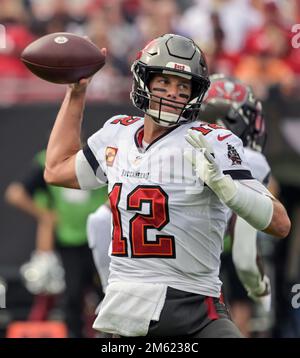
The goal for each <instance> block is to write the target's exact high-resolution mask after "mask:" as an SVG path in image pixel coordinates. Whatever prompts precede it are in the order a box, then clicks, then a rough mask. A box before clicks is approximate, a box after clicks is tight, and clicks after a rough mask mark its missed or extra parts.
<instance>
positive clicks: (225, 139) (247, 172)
mask: <svg viewBox="0 0 300 358" xmlns="http://www.w3.org/2000/svg"><path fill="white" fill-rule="evenodd" d="M207 140H208V141H209V142H210V144H211V146H212V147H213V150H214V155H215V158H216V161H217V162H218V164H219V166H220V168H221V170H222V172H223V173H224V174H225V175H230V176H231V177H232V179H234V180H246V179H247V180H248V179H253V176H252V173H251V169H250V166H249V164H248V161H247V158H246V156H245V152H244V148H243V142H242V141H241V139H240V138H238V137H237V136H236V135H235V134H233V133H232V132H231V131H229V130H227V129H225V128H218V127H217V128H216V129H214V130H212V131H211V132H210V133H209V134H208V135H207Z"/></svg>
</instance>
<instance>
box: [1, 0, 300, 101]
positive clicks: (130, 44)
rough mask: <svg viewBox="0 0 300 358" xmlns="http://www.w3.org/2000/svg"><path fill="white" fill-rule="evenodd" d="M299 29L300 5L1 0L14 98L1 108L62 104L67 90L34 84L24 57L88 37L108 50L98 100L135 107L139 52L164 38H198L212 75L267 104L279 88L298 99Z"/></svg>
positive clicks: (291, 1)
mask: <svg viewBox="0 0 300 358" xmlns="http://www.w3.org/2000/svg"><path fill="white" fill-rule="evenodd" d="M298 22H300V1H299V0H43V1H38V0H0V24H2V25H4V27H5V32H6V46H5V48H0V82H1V85H2V86H1V87H2V88H5V89H6V91H5V93H4V94H2V96H1V98H0V103H1V102H2V103H16V102H18V101H23V102H28V101H33V100H43V101H45V100H47V101H49V100H55V99H57V98H60V96H61V93H63V92H64V88H63V86H57V85H52V84H50V83H47V82H44V81H41V80H40V79H38V78H36V77H34V76H33V75H32V74H30V73H29V71H28V70H27V69H26V68H25V67H24V65H23V64H22V63H21V61H20V60H19V55H20V53H21V52H22V50H23V49H24V48H25V47H26V45H28V44H29V43H30V42H32V41H33V40H34V39H36V38H39V37H41V36H43V35H46V34H49V33H53V32H64V31H66V32H72V33H76V34H79V35H87V36H89V37H90V39H91V40H92V41H93V42H94V43H95V44H97V45H98V46H99V47H107V49H108V60H107V63H106V65H105V67H104V68H103V69H102V70H101V71H100V72H99V74H97V75H96V76H95V80H94V81H93V83H92V85H91V89H90V93H89V98H90V99H91V100H93V99H95V100H105V101H110V102H114V101H120V100H122V99H128V90H129V89H130V86H131V78H130V66H131V63H132V61H133V60H134V59H135V56H136V51H137V49H139V48H142V47H143V46H144V45H145V44H146V43H147V42H149V40H150V39H152V38H154V37H156V36H159V35H161V34H164V33H177V34H182V35H185V36H189V37H192V38H193V39H194V40H196V42H197V43H198V44H199V45H200V47H201V48H202V49H203V50H204V52H205V53H206V56H207V59H208V62H209V69H210V72H211V73H213V72H222V73H224V74H226V75H235V76H237V77H239V78H241V79H243V80H245V81H246V82H248V83H249V84H251V85H252V86H253V87H254V90H255V92H256V94H257V95H258V96H259V97H260V98H262V99H264V98H266V97H268V92H269V89H270V88H273V87H276V88H279V89H280V90H281V91H282V93H284V94H286V95H288V96H292V95H295V96H296V95H297V92H298V91H297V90H298V88H299V83H300V81H299V78H300V76H299V75H300V51H299V49H297V48H296V47H297V46H295V44H296V45H297V41H296V40H297V38H296V37H295V36H297V33H294V32H293V31H292V29H293V26H294V25H295V24H297V23H298ZM2 29H3V28H2ZM293 38H294V39H293ZM293 44H294V47H293ZM0 47H1V46H0ZM2 47H3V46H2Z"/></svg>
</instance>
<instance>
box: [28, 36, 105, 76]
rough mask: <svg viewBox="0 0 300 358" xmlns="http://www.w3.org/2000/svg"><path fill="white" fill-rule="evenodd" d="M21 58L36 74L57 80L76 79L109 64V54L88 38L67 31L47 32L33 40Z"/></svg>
mask: <svg viewBox="0 0 300 358" xmlns="http://www.w3.org/2000/svg"><path fill="white" fill-rule="evenodd" d="M21 60H22V61H23V63H24V64H25V65H26V67H27V68H28V69H29V70H30V71H31V72H32V73H34V74H35V75H36V76H38V77H40V78H42V79H44V80H46V81H49V82H54V83H75V82H78V81H79V80H80V79H81V78H88V77H90V76H92V75H93V74H94V73H96V72H97V71H99V70H100V68H102V67H103V66H104V64H105V56H104V55H103V54H102V53H101V52H100V50H99V49H98V47H97V46H95V45H94V44H93V43H92V42H91V41H89V40H88V39H86V38H84V37H81V36H78V35H74V34H71V33H66V32H57V33H53V34H50V35H46V36H43V37H41V38H39V39H37V40H36V41H34V42H32V43H31V44H29V45H28V46H27V47H26V48H25V49H24V51H23V52H22V54H21Z"/></svg>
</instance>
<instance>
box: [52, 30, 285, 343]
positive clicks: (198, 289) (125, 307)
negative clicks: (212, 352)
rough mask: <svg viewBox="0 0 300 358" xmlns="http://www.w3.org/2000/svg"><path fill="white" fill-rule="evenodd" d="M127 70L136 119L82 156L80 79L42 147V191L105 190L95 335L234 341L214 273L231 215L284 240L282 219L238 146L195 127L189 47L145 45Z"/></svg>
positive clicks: (98, 137) (197, 60) (195, 55)
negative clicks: (106, 253)
mask: <svg viewBox="0 0 300 358" xmlns="http://www.w3.org/2000/svg"><path fill="white" fill-rule="evenodd" d="M105 51H106V50H105V49H102V53H103V54H105ZM132 72H133V88H132V92H131V99H132V102H133V104H134V105H135V106H136V107H137V108H139V109H140V110H141V111H142V112H143V113H144V117H143V118H142V117H133V116H128V115H118V116H115V117H113V118H111V119H109V120H108V121H107V122H106V123H105V124H104V126H103V128H102V129H100V130H99V131H98V132H96V133H95V134H94V135H92V136H91V137H90V138H89V139H88V144H87V146H86V147H84V148H81V146H80V128H81V123H82V114H83V110H84V106H85V93H86V89H87V85H88V83H89V80H88V79H83V80H81V81H80V82H79V83H77V84H73V85H72V86H70V88H68V90H67V93H66V96H65V99H64V101H63V104H62V106H61V109H60V111H59V113H58V116H57V119H56V122H55V124H54V127H53V129H52V132H51V136H50V139H49V144H48V149H47V159H46V169H45V178H46V180H47V181H48V182H49V183H52V184H56V185H63V186H69V187H73V188H81V189H87V188H95V187H99V186H101V185H103V184H105V183H108V186H109V193H110V194H109V199H110V206H111V210H112V216H113V230H112V250H111V263H110V275H109V281H108V286H107V288H106V293H105V297H104V300H103V301H102V304H101V308H100V312H99V315H98V317H97V319H96V321H95V322H94V328H95V329H98V330H100V331H103V332H108V333H113V334H119V335H121V336H146V335H148V336H165V335H168V336H172V335H176V336H180V335H181V336H183V335H185V336H191V337H199V338H200V337H240V336H241V334H240V332H239V331H238V329H237V328H236V326H235V325H234V324H233V322H232V321H231V320H230V319H229V316H228V313H227V310H226V306H225V305H224V303H223V301H222V299H221V298H220V289H221V281H220V279H219V276H218V275H219V268H220V254H221V250H222V245H223V237H224V232H225V229H226V224H227V217H228V213H229V210H232V211H234V212H235V213H237V215H239V216H241V217H242V218H244V219H245V220H246V221H247V222H249V223H250V224H251V225H252V226H254V227H255V228H256V229H257V230H264V231H266V232H268V233H271V234H273V235H276V236H279V237H284V236H286V235H287V233H288V232H289V229H290V221H289V218H288V216H287V214H286V211H285V209H284V207H283V206H282V204H281V203H280V202H279V201H278V200H276V199H275V198H274V197H273V196H272V194H271V193H270V192H268V190H267V189H266V188H265V187H264V186H263V185H261V184H260V183H259V182H258V181H257V180H255V179H253V177H252V175H251V171H250V169H249V167H248V164H247V161H246V159H245V157H244V154H243V145H242V141H241V140H240V139H239V138H238V137H237V136H236V135H234V134H233V133H232V132H230V131H229V130H227V129H224V128H220V127H218V126H217V125H207V124H204V123H202V122H200V121H196V119H197V117H198V113H199V109H200V105H201V102H202V100H203V97H204V95H205V93H206V91H207V89H208V87H209V83H210V82H209V78H208V70H207V64H206V61H205V58H204V55H203V53H202V51H201V50H200V48H199V47H198V46H197V45H196V44H195V43H194V41H193V40H191V39H188V38H186V37H183V36H179V35H173V34H166V35H163V36H161V37H158V38H156V39H154V40H152V41H151V42H150V43H149V44H148V45H147V46H146V47H145V48H144V49H143V50H141V51H140V52H139V53H138V56H137V59H136V60H135V61H134V63H133V65H132ZM66 134H67V135H66ZM184 138H185V139H186V140H184Z"/></svg>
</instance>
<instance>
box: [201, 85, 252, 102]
mask: <svg viewBox="0 0 300 358" xmlns="http://www.w3.org/2000/svg"><path fill="white" fill-rule="evenodd" d="M247 94H248V91H247V88H246V87H245V86H243V85H241V84H240V83H234V82H228V81H217V82H215V83H212V84H211V87H210V88H209V90H208V94H207V98H206V99H205V101H209V100H210V99H215V98H220V99H224V100H230V101H233V102H237V103H244V102H245V101H246V99H247Z"/></svg>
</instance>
